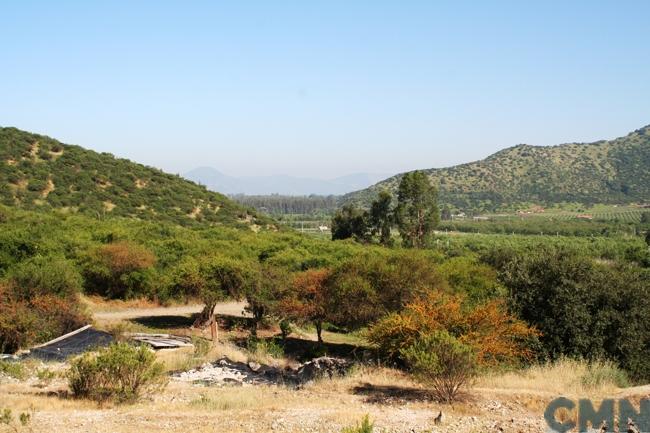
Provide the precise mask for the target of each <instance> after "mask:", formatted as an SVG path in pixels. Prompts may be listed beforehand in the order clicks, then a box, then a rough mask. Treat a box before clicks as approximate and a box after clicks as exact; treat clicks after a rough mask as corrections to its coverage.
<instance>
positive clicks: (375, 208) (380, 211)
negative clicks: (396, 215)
mask: <svg viewBox="0 0 650 433" xmlns="http://www.w3.org/2000/svg"><path fill="white" fill-rule="evenodd" d="M392 202H393V196H392V195H391V193H390V192H388V191H386V190H384V191H382V192H380V193H379V197H378V198H377V199H376V200H374V201H373V202H372V205H371V206H370V227H371V232H372V235H373V236H377V235H379V243H380V244H382V245H389V244H390V242H391V237H390V229H391V227H392V226H393V221H394V219H393V212H392V209H391V203H392Z"/></svg>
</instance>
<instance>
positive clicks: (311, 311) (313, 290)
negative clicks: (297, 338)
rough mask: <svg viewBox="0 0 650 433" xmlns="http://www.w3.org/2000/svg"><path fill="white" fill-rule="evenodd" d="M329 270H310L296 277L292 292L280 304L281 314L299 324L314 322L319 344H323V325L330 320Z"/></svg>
mask: <svg viewBox="0 0 650 433" xmlns="http://www.w3.org/2000/svg"><path fill="white" fill-rule="evenodd" d="M330 274H331V272H330V270H329V269H310V270H307V271H304V272H300V273H298V274H296V275H295V277H294V279H293V282H292V284H291V288H290V290H288V291H287V293H286V294H285V296H284V297H283V299H282V300H281V301H280V302H279V305H278V310H279V312H280V314H282V315H284V316H285V317H287V318H289V319H291V320H294V321H296V322H298V323H308V322H312V323H313V324H314V326H316V334H317V336H318V342H319V343H322V342H323V336H322V331H323V323H324V322H325V321H326V320H327V319H328V318H329V308H328V307H329V306H330V305H331V303H330V302H329V296H328V293H327V289H328V285H327V280H328V278H329V276H330Z"/></svg>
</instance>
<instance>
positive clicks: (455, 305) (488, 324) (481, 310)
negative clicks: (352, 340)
mask: <svg viewBox="0 0 650 433" xmlns="http://www.w3.org/2000/svg"><path fill="white" fill-rule="evenodd" d="M439 331H445V332H448V333H449V334H450V335H452V336H453V337H454V338H456V339H458V341H459V342H460V343H462V344H465V345H467V346H469V347H471V348H472V350H473V351H474V353H475V355H476V360H477V362H478V364H479V365H480V366H496V365H500V364H513V363H516V362H518V361H520V360H525V359H529V358H530V357H531V356H532V355H533V353H532V351H531V350H530V348H529V347H528V343H529V342H530V341H531V339H534V337H536V336H537V332H536V331H535V330H534V329H532V328H530V327H528V326H527V325H526V324H525V323H524V322H522V321H520V320H518V319H517V318H516V317H514V316H512V315H510V314H508V313H507V311H506V309H505V307H504V306H503V304H502V303H501V302H500V301H491V302H488V303H485V304H481V305H477V306H472V305H467V304H466V302H465V300H464V298H463V297H461V296H456V295H447V294H444V293H442V292H440V291H433V290H432V291H430V292H429V293H427V294H426V295H425V296H424V297H422V298H421V299H418V300H415V301H413V302H411V303H410V304H408V305H407V306H406V307H405V308H404V309H403V310H402V311H400V312H396V313H392V314H389V315H388V316H386V317H385V318H383V319H381V320H379V321H378V322H377V323H376V324H375V325H373V326H372V327H371V328H370V329H369V331H368V332H367V337H368V340H369V341H370V342H371V343H373V344H374V345H376V346H377V347H378V348H379V351H380V353H382V354H384V356H386V357H388V358H390V359H393V360H398V361H403V360H404V359H403V357H402V355H403V353H404V351H405V350H408V348H409V347H411V346H413V345H414V344H416V342H417V341H418V340H419V339H421V338H423V337H425V336H429V335H433V334H435V333H436V332H439Z"/></svg>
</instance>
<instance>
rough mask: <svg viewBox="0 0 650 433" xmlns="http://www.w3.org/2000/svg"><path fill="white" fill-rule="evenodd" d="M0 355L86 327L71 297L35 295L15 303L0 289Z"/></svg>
mask: <svg viewBox="0 0 650 433" xmlns="http://www.w3.org/2000/svg"><path fill="white" fill-rule="evenodd" d="M0 311H2V314H0V352H2V353H13V352H15V351H17V350H18V349H21V348H24V347H28V346H30V345H33V344H36V343H42V342H45V341H48V340H51V339H52V338H56V337H58V336H60V335H63V334H66V333H68V332H71V331H74V330H75V329H77V328H79V327H81V326H83V325H85V324H87V323H88V321H89V318H88V317H87V316H86V315H85V314H84V313H82V312H81V307H80V305H79V301H78V300H77V298H76V297H75V296H70V297H67V298H60V297H57V296H53V295H38V296H36V297H34V298H32V299H28V300H26V299H16V298H15V297H14V296H12V294H11V293H10V292H9V291H7V290H6V289H3V288H2V287H0Z"/></svg>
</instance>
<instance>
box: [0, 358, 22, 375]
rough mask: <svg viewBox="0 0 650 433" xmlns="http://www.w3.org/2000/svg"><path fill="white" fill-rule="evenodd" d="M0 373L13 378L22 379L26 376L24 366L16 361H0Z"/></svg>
mask: <svg viewBox="0 0 650 433" xmlns="http://www.w3.org/2000/svg"><path fill="white" fill-rule="evenodd" d="M0 373H2V374H5V375H7V376H9V377H13V378H15V379H24V378H25V377H26V376H27V372H26V371H25V367H23V365H22V364H19V363H17V362H8V361H0Z"/></svg>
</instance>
